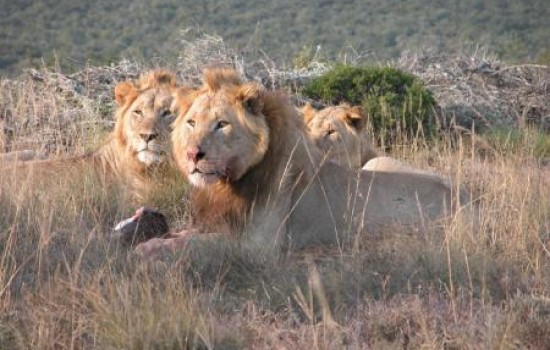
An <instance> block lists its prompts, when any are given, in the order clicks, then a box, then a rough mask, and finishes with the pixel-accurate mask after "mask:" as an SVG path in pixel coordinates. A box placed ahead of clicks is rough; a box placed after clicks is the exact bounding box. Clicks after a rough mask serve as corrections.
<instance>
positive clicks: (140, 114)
mask: <svg viewBox="0 0 550 350" xmlns="http://www.w3.org/2000/svg"><path fill="white" fill-rule="evenodd" d="M134 115H135V116H136V117H143V111H142V110H141V109H136V110H134Z"/></svg>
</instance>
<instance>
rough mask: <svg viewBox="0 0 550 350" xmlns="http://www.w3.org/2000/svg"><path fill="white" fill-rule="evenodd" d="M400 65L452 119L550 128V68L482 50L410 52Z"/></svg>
mask: <svg viewBox="0 0 550 350" xmlns="http://www.w3.org/2000/svg"><path fill="white" fill-rule="evenodd" d="M394 64H395V65H396V66H397V67H399V68H401V69H404V70H406V71H408V72H411V73H413V74H415V75H417V76H419V77H420V78H421V79H422V80H423V81H424V84H425V85H426V87H427V88H428V89H430V90H431V91H432V93H433V94H434V97H435V98H436V100H437V101H438V104H439V106H440V107H441V109H442V110H441V113H442V117H444V120H445V121H446V122H447V123H449V122H450V120H451V119H454V121H455V122H456V123H458V124H459V125H461V126H464V127H467V128H471V126H472V124H475V126H476V127H477V128H479V129H487V128H494V127H502V126H508V127H509V126H520V125H521V126H525V125H529V124H531V125H536V126H537V127H540V128H542V129H543V130H546V131H548V130H550V97H549V96H550V86H549V85H548V79H549V78H550V67H549V66H546V65H536V64H523V65H514V66H508V65H506V64H505V63H504V62H501V61H499V60H498V59H497V58H496V56H495V55H493V54H491V53H490V52H488V51H487V50H485V49H482V48H478V49H476V50H473V51H472V52H471V53H467V52H464V53H454V54H450V53H444V52H438V51H436V50H433V49H427V50H425V51H419V52H411V51H405V52H403V53H402V55H401V57H400V58H399V60H398V61H397V62H395V63H394Z"/></svg>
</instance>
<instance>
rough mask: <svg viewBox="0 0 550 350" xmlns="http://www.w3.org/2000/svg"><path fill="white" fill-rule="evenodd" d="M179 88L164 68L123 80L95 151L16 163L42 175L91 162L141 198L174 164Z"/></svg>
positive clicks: (174, 79)
mask: <svg viewBox="0 0 550 350" xmlns="http://www.w3.org/2000/svg"><path fill="white" fill-rule="evenodd" d="M176 89H177V85H176V78H175V75H174V74H172V73H170V72H167V71H164V70H155V71H151V72H148V73H146V74H144V75H142V76H141V77H140V78H139V79H137V80H136V81H124V82H120V83H118V84H117V85H116V86H115V90H114V93H115V99H116V103H117V110H116V123H115V127H114V131H113V132H112V133H111V134H110V135H109V136H108V138H107V140H106V142H105V143H104V144H103V146H101V147H100V148H99V149H98V150H97V151H96V152H93V153H92V154H89V155H85V156H77V157H71V158H62V159H57V160H44V161H34V162H26V163H23V164H19V165H17V166H18V167H25V168H33V169H39V171H40V173H41V174H42V173H43V172H44V171H46V172H47V171H49V170H50V169H51V170H52V172H53V173H54V174H55V173H56V172H57V170H55V169H57V168H58V167H78V166H79V165H89V164H91V165H93V167H94V168H95V169H96V170H99V171H100V173H101V174H102V175H104V176H106V177H107V178H109V179H116V180H117V182H118V183H120V184H122V185H123V186H124V187H127V189H128V190H129V194H130V196H131V197H132V198H133V199H134V200H135V201H136V202H141V201H142V200H143V199H144V197H146V196H148V195H149V192H150V191H152V190H153V188H155V187H156V184H157V183H158V182H159V179H160V178H161V177H162V176H163V174H164V173H165V172H166V171H168V170H169V169H170V167H172V165H171V160H170V154H171V152H170V125H171V124H172V123H173V121H174V119H175V117H174V113H173V112H172V109H171V107H172V102H173V93H174V92H175V91H176ZM76 169H78V168H75V171H78V170H76ZM153 191H154V190H153Z"/></svg>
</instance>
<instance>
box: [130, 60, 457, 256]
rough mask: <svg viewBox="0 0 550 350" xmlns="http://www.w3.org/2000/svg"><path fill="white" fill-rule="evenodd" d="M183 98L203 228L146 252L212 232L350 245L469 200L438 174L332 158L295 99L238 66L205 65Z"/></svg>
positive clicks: (181, 149)
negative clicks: (365, 167) (382, 169)
mask: <svg viewBox="0 0 550 350" xmlns="http://www.w3.org/2000/svg"><path fill="white" fill-rule="evenodd" d="M176 104H177V106H178V115H177V117H176V121H175V122H174V126H173V127H174V128H173V131H172V147H173V157H174V160H175V162H176V165H177V167H178V168H179V170H180V171H181V172H182V174H183V175H184V176H185V177H186V179H187V181H188V182H189V183H190V184H191V185H192V190H191V191H192V193H191V196H190V201H191V203H190V206H191V217H192V220H191V226H190V227H189V230H192V231H195V232H197V231H198V232H200V234H188V233H187V232H189V231H187V230H184V231H182V233H181V235H180V236H179V237H176V238H171V239H160V238H156V239H152V240H149V241H147V242H145V243H141V244H140V245H139V246H138V247H137V248H136V249H137V251H138V253H140V254H143V255H145V256H149V257H152V256H155V254H159V252H163V251H164V250H165V249H168V250H173V249H177V248H184V247H186V249H184V250H187V251H193V252H194V254H198V253H199V252H200V251H201V249H203V247H205V242H208V239H209V238H211V237H212V234H213V235H215V234H218V235H219V234H222V235H223V236H226V235H228V236H229V237H231V236H236V237H238V239H239V241H240V242H241V243H242V246H243V247H245V248H250V249H254V250H256V251H262V252H264V253H269V252H281V251H282V250H284V249H288V250H290V251H294V250H302V249H306V248H308V247H312V246H335V245H336V246H345V245H346V244H348V243H353V242H354V240H355V238H356V237H358V235H364V234H374V233H376V232H379V231H381V230H382V231H383V230H386V229H387V228H388V227H393V225H396V224H399V225H415V226H420V225H428V224H430V223H434V224H435V223H437V222H438V221H439V220H440V219H443V218H445V217H446V216H447V215H449V214H451V213H453V212H455V210H457V208H458V207H459V205H460V204H463V203H459V199H458V197H459V196H457V195H456V193H454V192H455V190H454V188H453V187H452V186H450V185H449V184H447V183H445V182H443V181H439V180H438V179H435V178H433V177H430V176H425V175H423V174H402V173H387V174H384V176H379V175H378V174H377V173H376V172H372V171H361V172H357V171H352V170H351V169H348V168H347V167H340V166H338V165H336V164H333V163H332V162H327V161H324V160H323V155H322V154H321V153H320V152H319V151H318V150H317V148H316V147H315V146H314V143H313V141H312V140H311V139H310V137H309V134H308V132H307V130H306V127H305V124H304V121H303V119H302V118H301V117H300V116H299V115H298V114H297V112H296V111H295V109H294V108H293V107H292V106H291V103H290V101H289V99H288V97H287V96H286V95H285V94H283V93H281V92H272V91H266V90H264V89H263V88H262V87H261V86H260V85H258V84H257V83H247V82H244V81H243V80H241V78H240V76H239V75H238V74H237V73H236V72H235V71H234V70H232V69H227V68H211V69H207V70H205V73H204V84H203V86H202V88H200V89H198V90H193V91H190V90H187V91H183V92H180V93H178V94H177V96H176ZM204 254H208V250H204Z"/></svg>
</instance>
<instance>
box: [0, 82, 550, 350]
mask: <svg viewBox="0 0 550 350" xmlns="http://www.w3.org/2000/svg"><path fill="white" fill-rule="evenodd" d="M136 73H137V72H136ZM128 74H130V73H128ZM131 74H134V73H131ZM65 78H67V77H66V76H59V77H58V80H56V81H58V83H59V81H62V82H66V83H67V84H69V82H68V81H67V80H66V79H65ZM69 78H70V77H69ZM74 78H75V79H76V76H74ZM26 79H28V80H26ZM34 79H36V77H35V78H33V77H31V78H25V79H24V80H22V81H21V82H13V81H12V82H10V83H9V86H8V85H5V86H3V88H2V91H1V92H0V93H1V94H3V95H2V96H8V97H9V98H10V99H8V100H5V99H3V100H2V101H4V103H7V105H2V106H0V107H1V109H0V110H1V111H2V113H4V114H3V115H4V116H5V117H6V116H8V115H7V114H6V113H8V112H7V111H11V112H9V113H12V114H10V115H9V116H8V117H9V118H12V119H9V118H7V119H9V120H10V125H14V124H13V123H15V125H17V127H16V128H15V129H16V130H17V132H15V133H14V134H13V135H11V136H10V137H11V138H10V140H9V141H8V145H9V146H8V147H11V148H10V149H19V148H21V147H22V148H32V149H37V150H42V149H43V148H45V149H47V150H48V149H49V148H48V147H49V146H48V145H50V144H52V145H54V146H52V147H53V149H55V150H57V149H60V147H61V146H62V145H63V141H62V140H63V139H64V137H68V136H67V135H68V134H65V133H61V131H62V130H67V132H68V133H73V132H74V134H75V135H78V136H77V137H68V138H70V140H71V142H70V143H69V145H72V146H71V147H69V149H67V150H66V151H63V152H68V153H79V152H80V150H84V149H86V148H89V147H92V146H90V145H91V144H92V145H93V144H94V143H95V142H96V141H94V137H96V136H94V135H95V134H96V133H95V131H93V130H96V129H94V128H90V129H87V128H84V127H83V126H82V125H83V124H85V123H81V122H80V121H84V120H86V121H91V122H93V123H97V125H102V124H101V123H103V122H104V121H105V120H108V119H105V118H107V115H108V114H109V112H108V111H110V109H111V107H110V105H109V103H110V102H109V101H108V99H109V98H108V97H107V100H103V99H102V98H100V97H98V96H102V95H101V94H100V93H99V92H98V91H105V93H106V94H107V92H108V91H110V89H111V86H112V84H113V83H114V81H111V82H110V83H108V84H107V85H105V86H104V87H102V88H101V89H103V90H101V89H96V90H93V91H96V92H94V93H92V94H88V96H87V97H86V98H87V99H84V98H83V97H82V96H85V95H78V98H76V102H75V101H74V99H73V97H69V98H67V97H66V96H65V95H64V92H63V90H61V91H59V90H58V88H55V89H53V90H51V91H48V92H47V94H46V93H45V92H43V91H44V90H40V91H37V90H36V89H35V86H34V85H33V84H34V83H33V82H34V81H35V80H34ZM43 79H44V81H46V79H50V76H48V78H44V77H43ZM69 80H70V79H69ZM94 81H95V80H94ZM58 83H56V84H58ZM59 84H60V83H59ZM100 85H101V83H100ZM52 86H57V85H55V84H52ZM18 89H19V90H18ZM71 91H72V90H71ZM90 91H91V90H90ZM64 96H65V97H64ZM96 98H97V99H96ZM5 101H9V102H5ZM106 106H107V107H106ZM16 107H17V108H16ZM103 108H106V109H107V110H108V111H103ZM13 111H17V113H14V112H13ZM71 111H73V112H74V113H75V114H74V115H76V116H77V119H70V118H69V119H66V117H68V116H69V115H70V113H71ZM54 112H55V113H54ZM16 117H17V118H16ZM25 118H27V119H28V120H29V121H28V123H36V122H37V121H40V120H43V121H46V123H45V124H39V125H41V126H40V127H37V128H36V129H33V128H31V127H28V125H30V124H28V123H27V124H25V122H22V121H24V120H27V119H25ZM48 118H50V119H48ZM14 119H17V121H14ZM66 120H70V121H69V122H66ZM75 120H77V121H76V122H75ZM65 123H68V124H65ZM81 124H82V125H81ZM33 125H34V124H33ZM67 125H69V127H67ZM42 126H43V127H42ZM50 127H52V128H54V129H55V130H57V131H56V132H54V133H53V134H52V133H47V132H45V130H49V129H48V128H50ZM101 128H104V126H101ZM518 132H520V133H521V134H522V137H521V138H520V139H519V141H518V142H516V143H514V145H513V147H507V144H506V143H504V144H502V145H500V146H499V147H493V146H492V145H491V144H488V143H487V142H485V143H480V142H479V138H478V137H476V136H472V137H469V138H464V139H462V138H461V137H460V136H456V135H453V137H449V138H448V139H443V140H441V141H440V142H439V143H437V144H433V145H429V146H426V145H425V144H424V142H421V141H422V140H408V141H407V140H403V143H402V144H401V145H396V146H394V148H393V149H392V150H391V153H392V154H393V155H394V156H396V157H398V158H400V159H404V160H406V161H408V162H409V163H411V164H413V165H417V166H420V167H422V168H426V169H432V170H434V171H437V172H439V173H441V174H443V175H444V176H448V177H449V178H452V179H453V180H455V181H456V182H457V183H460V184H463V185H464V186H466V187H467V188H468V189H469V190H470V191H471V193H472V194H473V195H474V197H475V198H476V199H477V200H478V201H479V205H480V214H479V218H477V221H478V223H479V225H478V226H477V227H475V228H474V227H473V226H472V225H468V224H467V223H466V224H464V223H462V224H460V221H459V220H456V221H453V222H451V223H450V224H448V225H447V226H445V227H443V228H437V229H436V228H434V229H427V230H425V231H419V232H411V231H410V230H409V231H403V232H401V231H400V230H396V231H395V232H391V233H389V234H387V235H385V236H384V237H371V238H368V239H367V240H366V241H365V242H364V244H362V245H360V247H359V248H356V249H353V250H349V251H322V252H321V251H311V252H304V253H300V254H290V255H286V256H284V257H281V258H279V259H277V260H273V258H268V257H263V256H257V255H256V254H254V252H249V251H243V250H241V248H240V247H239V246H238V245H237V244H235V243H234V242H230V241H223V240H219V241H213V242H211V245H210V249H211V254H210V256H209V259H208V260H206V261H205V260H201V259H197V258H196V257H194V256H193V254H192V252H191V254H190V255H189V256H177V255H175V256H167V257H166V258H165V259H163V260H162V261H157V262H146V261H142V260H141V259H139V258H138V257H136V256H134V255H133V254H131V253H129V252H128V251H126V250H125V249H123V248H122V247H119V246H118V245H117V242H115V241H113V240H111V239H110V230H111V227H112V226H113V225H114V223H115V222H117V221H118V220H119V219H121V218H123V217H126V216H128V214H129V213H131V212H132V211H133V209H134V208H130V207H128V205H127V203H128V202H127V200H126V198H125V197H124V196H123V195H122V194H121V193H120V191H119V189H118V188H117V185H116V184H109V185H107V184H105V183H103V182H102V181H101V179H100V178H98V177H97V176H96V174H95V172H93V171H92V170H91V169H85V168H84V169H79V171H78V172H77V171H74V170H70V169H69V170H68V169H63V168H61V169H60V170H61V171H60V172H58V171H57V170H56V169H48V171H47V172H41V171H40V170H37V171H35V172H31V173H27V172H26V171H22V170H19V171H18V172H17V173H15V174H14V173H13V172H12V171H6V170H3V171H2V172H1V173H0V349H26V348H30V349H96V348H99V349H121V348H128V349H181V348H189V349H242V348H247V349H298V348H305V349H312V348H313V349H339V348H347V349H368V348H373V349H379V348H388V349H417V348H428V349H440V348H446V349H487V348H495V349H508V348H531V349H544V348H549V345H548V344H550V335H549V334H550V333H548V329H549V328H550V275H549V274H550V273H549V271H550V269H549V267H550V233H549V232H550V227H549V226H550V220H549V219H550V217H549V216H550V202H549V201H548V198H550V168H549V167H547V166H546V165H545V161H544V159H541V158H539V157H537V156H536V155H537V153H536V152H535V151H534V146H533V137H534V136H533V135H535V133H533V131H531V130H529V129H520V130H519V131H518ZM56 133H57V134H56ZM91 134H92V135H91ZM52 135H53V136H52ZM55 135H59V137H57V136H55ZM54 136H55V137H54ZM52 140H53V141H52ZM51 152H52V153H56V152H58V151H55V152H54V151H51ZM59 152H61V151H59ZM61 153H62V152H61ZM167 193H174V191H172V189H171V188H169V189H167ZM156 200H159V199H158V198H157V199H156ZM160 200H164V201H165V203H163V206H164V207H166V208H169V207H172V208H181V209H175V211H174V213H181V212H184V211H185V203H182V202H181V199H180V198H177V196H174V195H172V196H162V198H161V199H160ZM157 204H158V203H157Z"/></svg>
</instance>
